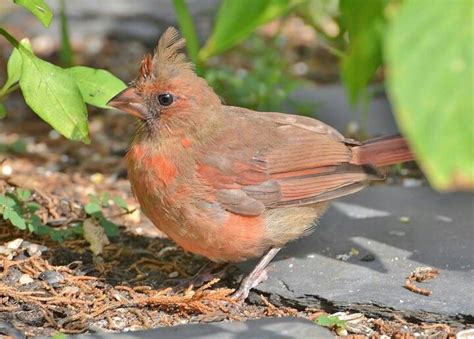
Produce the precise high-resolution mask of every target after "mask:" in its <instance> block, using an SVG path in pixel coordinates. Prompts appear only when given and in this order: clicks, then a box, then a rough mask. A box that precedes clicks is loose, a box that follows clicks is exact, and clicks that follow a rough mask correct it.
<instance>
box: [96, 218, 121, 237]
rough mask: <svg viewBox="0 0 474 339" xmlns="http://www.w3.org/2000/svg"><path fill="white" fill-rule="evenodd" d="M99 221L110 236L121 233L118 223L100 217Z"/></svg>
mask: <svg viewBox="0 0 474 339" xmlns="http://www.w3.org/2000/svg"><path fill="white" fill-rule="evenodd" d="M99 223H100V225H101V226H102V227H103V228H104V231H105V234H107V236H108V237H116V236H118V235H119V228H118V226H117V224H115V223H113V222H112V221H110V220H108V219H106V218H100V219H99Z"/></svg>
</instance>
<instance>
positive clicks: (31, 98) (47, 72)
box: [19, 46, 89, 143]
mask: <svg viewBox="0 0 474 339" xmlns="http://www.w3.org/2000/svg"><path fill="white" fill-rule="evenodd" d="M19 51H20V53H21V58H22V69H21V77H20V88H21V90H22V92H23V96H24V97H25V101H26V103H27V104H28V106H30V108H31V109H32V110H33V111H34V112H35V113H36V114H38V115H39V116H40V117H41V118H42V119H43V120H44V121H46V122H47V123H49V124H50V125H51V126H52V127H53V128H54V129H56V130H57V131H58V132H59V133H61V134H62V135H64V136H65V137H66V138H69V139H72V140H81V141H83V142H85V143H89V132H88V126H87V110H86V106H85V104H84V101H83V99H82V96H81V93H80V91H79V88H78V87H77V85H76V82H75V81H74V78H73V77H71V76H70V75H69V73H68V72H67V71H65V70H64V69H62V68H60V67H58V66H55V65H53V64H51V63H49V62H46V61H44V60H41V59H39V58H37V57H36V56H35V55H34V54H33V53H31V52H30V51H28V50H27V49H26V48H21V46H20V48H19Z"/></svg>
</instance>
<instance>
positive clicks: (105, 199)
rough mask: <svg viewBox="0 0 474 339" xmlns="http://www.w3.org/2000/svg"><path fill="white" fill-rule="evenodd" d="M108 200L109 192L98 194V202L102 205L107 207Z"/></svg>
mask: <svg viewBox="0 0 474 339" xmlns="http://www.w3.org/2000/svg"><path fill="white" fill-rule="evenodd" d="M109 200H110V194H109V192H104V193H102V195H101V196H100V204H101V205H102V207H108V206H109Z"/></svg>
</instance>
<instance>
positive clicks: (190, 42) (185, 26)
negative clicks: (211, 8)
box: [173, 0, 203, 74]
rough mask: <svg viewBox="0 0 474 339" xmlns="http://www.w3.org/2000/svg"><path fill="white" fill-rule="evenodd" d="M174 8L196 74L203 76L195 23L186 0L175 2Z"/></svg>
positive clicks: (174, 0)
mask: <svg viewBox="0 0 474 339" xmlns="http://www.w3.org/2000/svg"><path fill="white" fill-rule="evenodd" d="M173 6H174V10H175V13H176V18H177V19H178V24H179V28H180V29H181V32H182V34H183V36H184V38H185V39H186V46H187V49H188V53H189V57H190V58H191V61H192V62H193V63H194V64H195V65H196V72H197V73H198V74H202V71H203V68H202V63H201V62H200V60H199V57H198V53H199V40H198V37H197V34H196V29H195V27H194V22H193V19H192V17H191V14H190V13H189V9H188V6H187V4H186V1H185V0H173Z"/></svg>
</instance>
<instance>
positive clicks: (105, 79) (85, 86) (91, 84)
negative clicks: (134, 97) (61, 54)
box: [66, 66, 127, 108]
mask: <svg viewBox="0 0 474 339" xmlns="http://www.w3.org/2000/svg"><path fill="white" fill-rule="evenodd" d="M66 71H67V72H68V74H69V75H71V76H72V77H73V78H74V80H75V81H76V84H77V86H79V90H80V91H81V94H82V97H83V98H84V101H85V102H87V103H88V104H90V105H93V106H96V107H100V108H110V107H108V106H107V102H108V101H109V100H110V99H112V97H113V96H114V95H116V94H117V93H118V92H120V91H121V90H123V89H125V88H126V87H127V86H126V85H125V83H124V82H123V81H122V80H120V79H119V78H117V77H115V76H114V75H112V74H111V73H109V72H107V71H105V70H103V69H95V68H90V67H85V66H76V67H71V68H68V69H66Z"/></svg>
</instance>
